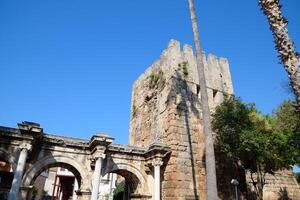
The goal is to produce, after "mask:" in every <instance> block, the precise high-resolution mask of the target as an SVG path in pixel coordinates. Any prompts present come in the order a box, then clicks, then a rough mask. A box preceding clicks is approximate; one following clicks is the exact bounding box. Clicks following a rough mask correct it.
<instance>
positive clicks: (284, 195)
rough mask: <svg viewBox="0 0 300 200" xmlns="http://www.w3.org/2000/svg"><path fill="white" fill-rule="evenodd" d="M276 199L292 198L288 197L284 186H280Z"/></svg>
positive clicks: (288, 199)
mask: <svg viewBox="0 0 300 200" xmlns="http://www.w3.org/2000/svg"><path fill="white" fill-rule="evenodd" d="M278 200H292V199H291V198H290V197H289V194H288V191H287V189H286V187H280V190H279V198H278Z"/></svg>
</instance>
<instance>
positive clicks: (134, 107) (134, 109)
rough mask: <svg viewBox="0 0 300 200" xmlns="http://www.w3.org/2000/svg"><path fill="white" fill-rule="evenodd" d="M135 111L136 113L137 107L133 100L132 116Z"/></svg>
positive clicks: (134, 114)
mask: <svg viewBox="0 0 300 200" xmlns="http://www.w3.org/2000/svg"><path fill="white" fill-rule="evenodd" d="M136 113H137V107H136V105H135V102H134V101H133V104H132V117H135V116H136Z"/></svg>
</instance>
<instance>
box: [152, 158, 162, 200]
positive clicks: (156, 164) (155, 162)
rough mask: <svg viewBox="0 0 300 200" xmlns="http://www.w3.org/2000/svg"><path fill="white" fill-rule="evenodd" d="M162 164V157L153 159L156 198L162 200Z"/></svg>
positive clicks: (155, 199)
mask: <svg viewBox="0 0 300 200" xmlns="http://www.w3.org/2000/svg"><path fill="white" fill-rule="evenodd" d="M162 164H163V162H162V159H161V158H155V159H154V160H153V161H152V165H153V166H154V200H160V166H162Z"/></svg>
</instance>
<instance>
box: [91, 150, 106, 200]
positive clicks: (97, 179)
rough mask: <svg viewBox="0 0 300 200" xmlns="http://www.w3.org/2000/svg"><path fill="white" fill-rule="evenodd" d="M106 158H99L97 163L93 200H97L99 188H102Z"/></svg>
mask: <svg viewBox="0 0 300 200" xmlns="http://www.w3.org/2000/svg"><path fill="white" fill-rule="evenodd" d="M103 158H104V156H103V155H102V156H98V157H97V158H96V162H95V170H94V175H93V182H92V183H93V186H92V187H93V188H92V197H91V200H97V199H98V194H99V186H100V178H101V169H102V161H103Z"/></svg>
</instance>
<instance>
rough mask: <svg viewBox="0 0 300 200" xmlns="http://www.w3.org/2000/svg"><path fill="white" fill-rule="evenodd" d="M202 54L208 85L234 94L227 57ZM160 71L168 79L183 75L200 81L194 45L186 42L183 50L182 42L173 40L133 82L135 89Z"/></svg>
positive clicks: (190, 79)
mask: <svg viewBox="0 0 300 200" xmlns="http://www.w3.org/2000/svg"><path fill="white" fill-rule="evenodd" d="M202 56H203V57H202V59H203V63H204V68H205V75H206V79H207V80H206V82H207V87H208V88H211V89H214V90H217V91H221V92H225V93H227V94H233V86H232V81H231V75H230V71H229V64H228V61H227V59H226V58H218V57H216V56H215V55H213V54H208V56H207V57H206V55H205V53H203V55H202ZM159 72H163V74H164V77H165V79H166V80H168V79H169V78H171V77H172V76H177V77H178V76H182V77H184V78H185V79H186V80H187V81H188V82H191V83H195V84H198V83H199V79H198V72H197V65H196V58H195V55H194V53H193V50H192V47H191V46H190V45H187V44H185V45H183V48H182V50H181V46H180V43H179V42H178V41H176V40H171V41H170V42H169V44H168V47H167V48H166V49H165V50H164V51H163V52H162V54H161V55H160V58H159V59H158V60H157V61H155V62H154V63H153V64H152V65H151V66H150V67H149V68H148V69H146V71H145V72H144V73H143V74H142V75H140V76H139V78H138V79H137V80H136V81H135V82H134V84H133V91H134V90H135V89H136V88H137V87H139V86H141V85H143V84H146V82H145V81H146V80H147V79H148V78H149V77H151V76H152V75H153V74H158V73H159Z"/></svg>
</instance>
